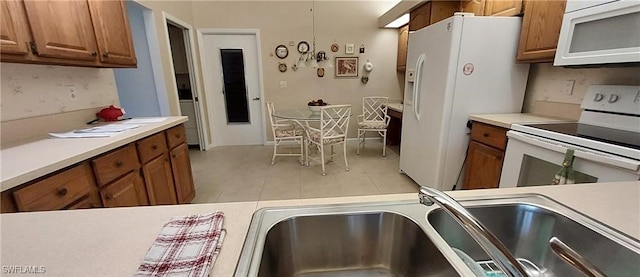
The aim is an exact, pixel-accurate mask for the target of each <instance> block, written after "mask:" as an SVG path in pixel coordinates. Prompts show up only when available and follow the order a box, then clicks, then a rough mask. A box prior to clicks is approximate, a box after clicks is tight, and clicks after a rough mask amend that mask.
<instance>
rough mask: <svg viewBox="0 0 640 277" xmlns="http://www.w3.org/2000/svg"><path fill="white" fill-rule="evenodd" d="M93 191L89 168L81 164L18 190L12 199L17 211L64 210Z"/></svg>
mask: <svg viewBox="0 0 640 277" xmlns="http://www.w3.org/2000/svg"><path fill="white" fill-rule="evenodd" d="M95 190H96V185H95V182H94V177H93V173H92V172H91V167H90V166H89V164H88V163H82V164H80V165H77V166H74V167H72V168H69V169H66V170H64V171H62V172H60V173H58V174H55V175H53V176H50V177H48V178H45V179H42V180H40V181H37V182H35V183H33V184H31V185H29V186H26V187H23V188H20V189H18V190H16V191H15V192H14V193H13V197H14V199H15V203H16V206H17V208H18V210H19V211H28V212H31V211H49V210H60V209H65V208H67V206H70V205H72V204H73V203H74V202H76V201H79V200H81V199H82V198H86V197H89V196H90V194H92V193H95Z"/></svg>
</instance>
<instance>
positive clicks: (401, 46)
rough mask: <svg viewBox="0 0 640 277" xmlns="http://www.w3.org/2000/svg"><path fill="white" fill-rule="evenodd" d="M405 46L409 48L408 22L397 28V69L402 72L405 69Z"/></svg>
mask: <svg viewBox="0 0 640 277" xmlns="http://www.w3.org/2000/svg"><path fill="white" fill-rule="evenodd" d="M407 48H409V25H408V24H407V25H404V26H402V28H400V29H398V58H397V60H396V66H397V69H398V71H402V72H404V71H405V70H406V69H407V50H408V49H407Z"/></svg>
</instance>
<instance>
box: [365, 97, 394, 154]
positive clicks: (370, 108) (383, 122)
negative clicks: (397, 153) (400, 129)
mask: <svg viewBox="0 0 640 277" xmlns="http://www.w3.org/2000/svg"><path fill="white" fill-rule="evenodd" d="M388 105H389V97H380V96H372V97H363V98H362V114H361V115H359V116H358V148H357V150H356V154H358V155H360V145H361V144H362V148H364V142H365V139H366V133H367V132H377V133H378V134H379V135H380V136H381V137H382V156H386V155H387V152H386V150H387V127H389V120H391V117H389V115H387V109H388ZM360 138H362V140H361V139H360Z"/></svg>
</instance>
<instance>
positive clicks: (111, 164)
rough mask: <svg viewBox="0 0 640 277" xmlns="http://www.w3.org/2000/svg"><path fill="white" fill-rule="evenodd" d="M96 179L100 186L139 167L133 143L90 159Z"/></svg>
mask: <svg viewBox="0 0 640 277" xmlns="http://www.w3.org/2000/svg"><path fill="white" fill-rule="evenodd" d="M92 164H93V169H94V171H95V173H96V180H97V181H98V184H99V185H100V186H103V185H106V184H107V183H109V182H111V181H113V180H115V179H117V178H118V177H120V176H122V175H124V174H126V173H127V172H129V171H133V170H136V169H138V168H139V167H140V164H139V163H138V155H137V154H136V148H135V146H134V145H133V144H129V145H127V146H125V147H123V148H120V149H118V150H115V151H113V152H111V153H109V154H106V155H104V156H101V157H99V158H97V159H95V160H93V161H92Z"/></svg>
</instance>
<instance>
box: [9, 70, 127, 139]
mask: <svg viewBox="0 0 640 277" xmlns="http://www.w3.org/2000/svg"><path fill="white" fill-rule="evenodd" d="M0 75H2V79H1V82H0V88H1V96H0V110H1V114H0V122H1V123H2V124H1V126H2V132H1V134H2V137H1V139H2V140H1V141H2V145H7V144H10V143H13V142H14V141H19V140H23V139H25V138H29V137H34V136H42V135H46V134H47V133H48V132H61V131H66V130H70V129H73V128H77V127H78V126H82V125H83V124H84V122H87V121H88V120H91V119H93V118H95V113H96V112H97V111H99V110H100V109H101V108H103V107H105V106H109V105H119V103H120V101H119V98H118V91H117V89H116V85H115V79H114V76H113V70H112V69H99V68H84V67H70V66H49V65H31V64H12V63H1V64H0Z"/></svg>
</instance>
